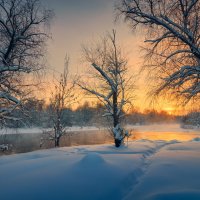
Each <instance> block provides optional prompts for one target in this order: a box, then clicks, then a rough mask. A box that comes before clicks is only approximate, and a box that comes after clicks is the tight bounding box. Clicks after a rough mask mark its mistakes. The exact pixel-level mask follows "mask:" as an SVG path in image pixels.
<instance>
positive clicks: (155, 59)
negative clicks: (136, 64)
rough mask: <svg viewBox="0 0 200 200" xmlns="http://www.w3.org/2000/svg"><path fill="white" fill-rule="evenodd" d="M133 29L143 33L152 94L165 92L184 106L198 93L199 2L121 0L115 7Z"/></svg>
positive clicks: (199, 75) (199, 68)
mask: <svg viewBox="0 0 200 200" xmlns="http://www.w3.org/2000/svg"><path fill="white" fill-rule="evenodd" d="M117 9H118V11H119V12H120V14H121V15H122V16H123V17H124V18H125V20H126V21H127V22H128V23H129V25H131V27H132V28H133V29H136V28H137V27H141V29H142V30H143V31H144V32H145V31H146V40H145V42H146V46H145V50H146V58H145V61H146V62H145V67H147V68H148V70H149V72H150V73H151V75H152V76H153V77H154V78H156V81H155V82H154V83H156V87H155V88H156V89H155V90H154V94H156V95H157V94H163V92H166V91H167V90H168V91H170V92H171V94H172V93H174V94H176V97H177V96H178V97H181V98H182V97H184V98H183V99H184V103H187V102H188V101H189V100H190V99H191V98H196V99H198V98H199V92H200V81H199V80H200V79H199V77H200V12H199V11H200V1H199V0H121V1H120V4H119V5H118V7H117Z"/></svg>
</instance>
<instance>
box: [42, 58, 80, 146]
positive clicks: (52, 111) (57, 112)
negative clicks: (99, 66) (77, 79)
mask: <svg viewBox="0 0 200 200" xmlns="http://www.w3.org/2000/svg"><path fill="white" fill-rule="evenodd" d="M74 86H75V83H74V81H70V77H69V57H68V56H66V60H65V66H64V70H63V72H62V73H61V75H60V78H59V80H57V81H56V83H55V87H54V91H53V92H52V95H51V98H50V106H49V119H50V120H51V121H52V123H53V132H49V134H50V135H49V134H47V133H46V132H45V134H46V135H47V138H45V137H43V138H42V141H41V145H42V143H43V142H44V141H45V140H47V139H48V140H52V141H54V142H55V147H59V146H60V138H61V137H62V136H63V135H64V134H66V128H65V127H64V126H63V123H64V122H63V112H64V109H66V108H67V107H70V106H71V105H72V104H74V103H75V100H76V99H77V97H76V95H75V91H74V88H75V87H74Z"/></svg>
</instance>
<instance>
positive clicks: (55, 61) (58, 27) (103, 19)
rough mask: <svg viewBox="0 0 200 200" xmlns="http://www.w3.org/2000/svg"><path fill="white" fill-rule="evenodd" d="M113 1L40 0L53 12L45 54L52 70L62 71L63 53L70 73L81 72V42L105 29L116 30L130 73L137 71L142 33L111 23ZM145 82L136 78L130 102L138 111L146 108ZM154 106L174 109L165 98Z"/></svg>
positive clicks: (147, 102) (122, 24)
mask: <svg viewBox="0 0 200 200" xmlns="http://www.w3.org/2000/svg"><path fill="white" fill-rule="evenodd" d="M115 2H116V1H115V0H101V1H100V0H84V1H83V0H76V1H73V0H65V1H64V0H56V1H55V0H44V4H46V6H47V7H49V8H50V9H53V10H54V12H55V19H54V20H53V23H52V26H51V32H52V38H53V39H52V40H51V41H49V43H48V56H47V60H48V66H49V68H50V69H51V70H52V71H55V73H57V72H62V68H63V65H64V58H65V55H66V53H67V54H68V55H69V56H70V71H71V73H72V74H75V73H81V74H82V73H85V71H86V69H85V68H84V67H83V65H81V61H80V58H81V44H87V43H88V42H91V41H93V40H94V41H95V40H96V39H97V38H99V36H102V35H104V34H105V33H106V31H111V30H112V29H116V30H117V36H118V41H119V43H120V44H121V45H122V46H123V47H124V49H125V52H127V53H128V57H129V60H130V63H129V65H130V66H131V67H130V72H131V73H136V74H137V73H138V71H139V68H140V66H141V63H142V61H143V59H142V57H141V56H142V55H141V53H140V47H139V46H140V45H142V44H143V40H144V36H142V30H140V32H139V33H138V34H135V33H133V31H132V30H131V29H130V27H128V26H127V25H126V24H125V23H124V22H122V21H121V22H120V21H118V22H117V23H115V22H114V20H115V12H114V3H115ZM50 73H51V71H50ZM50 82H51V81H50ZM145 83H146V81H145V77H144V76H143V77H142V76H141V77H140V80H139V81H138V91H137V100H136V101H135V102H134V105H135V106H136V107H139V108H140V109H141V110H144V109H147V108H149V101H148V100H147V98H146V92H147V88H146V85H145ZM47 93H48V92H47ZM46 96H48V95H46ZM156 107H157V108H158V109H163V110H166V111H167V112H169V113H173V112H174V110H175V107H174V106H173V105H172V103H170V102H168V101H167V100H165V101H160V103H159V105H157V106H156ZM151 108H152V107H151Z"/></svg>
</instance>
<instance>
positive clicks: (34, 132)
mask: <svg viewBox="0 0 200 200" xmlns="http://www.w3.org/2000/svg"><path fill="white" fill-rule="evenodd" d="M126 128H127V129H128V130H129V132H130V133H131V136H130V137H129V139H128V140H129V141H131V140H164V141H171V140H177V141H190V140H193V139H195V138H200V130H199V129H191V127H190V129H185V128H181V125H180V124H151V125H142V126H139V125H138V126H136V125H128V126H127V127H126ZM68 131H69V132H70V134H68V135H65V136H63V137H62V138H61V143H60V146H61V147H64V146H79V145H95V144H105V143H110V144H112V143H113V138H112V135H111V134H110V132H109V131H108V130H107V129H105V128H97V127H71V128H69V129H68ZM41 137H42V130H41V129H38V128H34V129H18V130H17V129H7V130H6V131H5V130H4V131H3V130H2V133H1V134H0V144H12V150H11V151H10V152H8V154H10V153H23V152H29V151H34V150H39V149H48V148H53V147H54V142H53V141H47V142H46V143H45V144H44V145H43V146H42V147H40V139H41ZM1 154H2V153H1Z"/></svg>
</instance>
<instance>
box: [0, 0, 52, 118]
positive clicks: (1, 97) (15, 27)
mask: <svg viewBox="0 0 200 200" xmlns="http://www.w3.org/2000/svg"><path fill="white" fill-rule="evenodd" d="M51 17H52V11H50V10H47V9H45V8H44V7H43V6H42V5H41V3H40V1H39V0H0V122H3V120H4V119H10V118H11V119H12V117H11V115H10V114H11V113H12V111H13V110H14V109H16V108H17V107H19V105H20V104H21V100H20V98H21V97H22V96H24V95H25V93H26V92H25V88H26V86H30V85H31V83H30V80H29V81H25V80H24V79H25V78H24V77H26V76H27V75H28V74H30V73H33V72H38V71H39V70H41V69H42V68H43V66H42V65H41V62H40V61H41V58H43V55H44V50H45V48H44V46H45V43H46V40H47V38H48V31H47V28H46V27H47V26H46V25H48V24H49V20H50V19H51Z"/></svg>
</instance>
